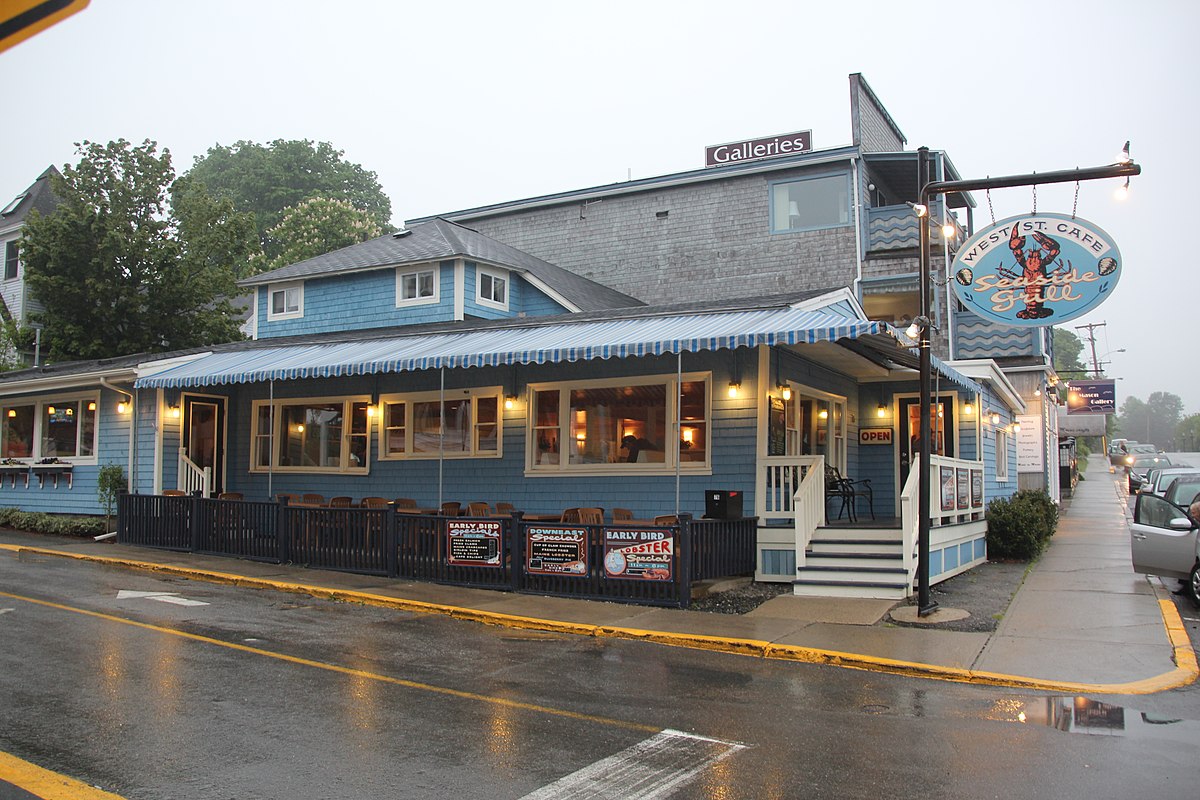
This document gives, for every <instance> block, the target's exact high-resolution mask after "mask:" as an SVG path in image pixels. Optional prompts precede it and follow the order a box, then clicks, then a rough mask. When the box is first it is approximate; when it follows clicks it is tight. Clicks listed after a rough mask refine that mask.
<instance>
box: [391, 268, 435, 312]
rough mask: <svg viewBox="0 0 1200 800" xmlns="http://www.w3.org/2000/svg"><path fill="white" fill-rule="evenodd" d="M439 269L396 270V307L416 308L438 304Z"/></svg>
mask: <svg viewBox="0 0 1200 800" xmlns="http://www.w3.org/2000/svg"><path fill="white" fill-rule="evenodd" d="M438 295H439V287H438V268H437V267H420V268H417V269H414V268H412V267H401V268H399V269H397V270H396V305H397V306H416V305H425V304H427V303H436V302H438Z"/></svg>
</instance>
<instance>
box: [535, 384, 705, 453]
mask: <svg viewBox="0 0 1200 800" xmlns="http://www.w3.org/2000/svg"><path fill="white" fill-rule="evenodd" d="M711 399H712V376H711V374H710V373H694V374H688V375H684V376H682V383H677V382H676V378H675V376H674V375H654V376H646V377H637V378H616V379H605V380H589V381H572V382H569V383H550V384H532V385H531V386H530V387H529V409H530V412H529V428H528V437H527V440H528V448H527V451H526V469H527V470H528V471H529V474H531V475H539V474H555V475H561V474H564V473H566V474H590V475H608V474H622V473H624V474H638V473H642V472H650V473H664V472H672V471H674V469H675V464H676V461H675V454H676V451H677V450H678V453H679V468H680V469H681V470H683V471H710V470H711V469H712V461H711V458H712V448H711V429H710V427H709V421H710V419H711V413H712V403H711ZM676 436H678V443H676V441H675V437H676Z"/></svg>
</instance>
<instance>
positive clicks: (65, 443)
mask: <svg viewBox="0 0 1200 800" xmlns="http://www.w3.org/2000/svg"><path fill="white" fill-rule="evenodd" d="M99 403H100V396H99V394H98V393H95V392H91V393H87V394H74V395H68V396H63V397H52V398H42V399H38V400H26V401H14V402H12V403H8V404H5V405H3V406H0V458H15V459H33V460H35V461H36V460H40V459H43V458H61V459H63V460H70V461H73V462H76V463H80V462H83V463H94V462H95V459H96V447H97V442H98V438H97V437H98V434H99V430H98V426H97V424H96V420H97V408H98V407H99Z"/></svg>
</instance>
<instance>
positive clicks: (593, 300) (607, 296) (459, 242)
mask: <svg viewBox="0 0 1200 800" xmlns="http://www.w3.org/2000/svg"><path fill="white" fill-rule="evenodd" d="M451 258H466V259H471V260H477V261H482V262H484V263H486V264H490V265H494V266H498V267H504V268H507V269H510V270H513V271H514V272H517V273H520V274H523V275H527V276H531V277H532V278H534V279H536V280H537V281H539V282H541V283H542V284H544V285H545V286H546V287H548V288H549V289H551V290H552V291H554V292H556V293H557V294H558V295H559V296H560V297H562V298H563V299H564V300H566V301H567V302H568V303H571V304H572V305H574V306H575V307H576V308H577V309H578V310H580V311H597V310H602V309H608V308H628V307H630V306H641V305H645V303H643V302H642V301H641V300H638V299H637V298H636V297H630V296H629V295H627V294H622V293H621V292H618V291H616V290H615V289H610V288H609V287H607V286H604V285H603V284H599V283H596V282H595V281H592V280H588V279H587V278H584V277H582V276H580V275H576V274H574V273H572V272H568V271H567V270H565V269H563V268H562V267H558V266H555V265H554V264H551V263H550V262H549V261H543V260H542V259H540V258H537V257H536V256H532V255H530V254H529V253H526V252H524V251H521V250H518V249H516V248H515V247H510V246H509V245H506V244H504V243H503V242H498V241H496V240H495V239H492V238H491V237H489V236H484V235H483V234H482V233H479V232H478V231H474V230H472V229H470V228H467V227H465V226H462V225H459V224H457V223H454V222H449V221H447V220H444V219H434V220H431V221H429V222H424V223H421V224H419V225H414V226H412V227H411V228H408V229H407V230H404V231H399V232H397V233H389V234H385V235H384V236H379V237H377V238H375V239H371V240H370V241H366V242H362V243H361V244H355V245H351V246H349V247H343V248H342V249H341V250H335V251H333V252H332V253H326V254H325V255H322V256H317V257H316V258H310V259H308V260H306V261H300V262H297V263H295V264H289V265H288V266H286V267H280V268H279V269H276V270H272V271H270V272H264V273H262V274H260V275H255V276H253V277H250V278H246V279H244V280H242V281H240V282H239V283H240V285H241V286H246V287H251V286H261V285H263V284H268V283H278V282H280V281H289V280H302V279H311V278H328V277H332V276H335V275H342V274H346V273H351V272H365V271H368V270H375V269H386V268H392V267H398V266H403V265H406V264H421V263H427V262H430V261H440V260H444V259H451Z"/></svg>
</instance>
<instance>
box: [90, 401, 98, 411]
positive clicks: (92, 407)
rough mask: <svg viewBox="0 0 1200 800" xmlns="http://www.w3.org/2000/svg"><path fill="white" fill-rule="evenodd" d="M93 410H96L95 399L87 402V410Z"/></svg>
mask: <svg viewBox="0 0 1200 800" xmlns="http://www.w3.org/2000/svg"><path fill="white" fill-rule="evenodd" d="M95 410H96V401H95V400H93V401H91V402H90V403H88V411H95Z"/></svg>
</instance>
